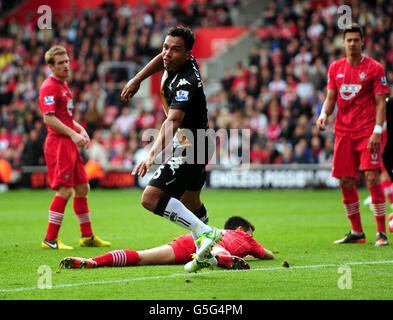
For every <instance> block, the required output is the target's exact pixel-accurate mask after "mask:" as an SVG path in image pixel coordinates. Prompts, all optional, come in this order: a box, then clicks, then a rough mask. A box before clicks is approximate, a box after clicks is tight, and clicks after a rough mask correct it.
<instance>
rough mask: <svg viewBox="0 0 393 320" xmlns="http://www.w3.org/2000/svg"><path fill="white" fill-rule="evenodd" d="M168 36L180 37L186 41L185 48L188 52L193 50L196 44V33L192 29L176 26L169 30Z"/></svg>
mask: <svg viewBox="0 0 393 320" xmlns="http://www.w3.org/2000/svg"><path fill="white" fill-rule="evenodd" d="M166 35H167V36H171V37H179V38H182V39H183V40H184V47H185V48H186V51H190V50H192V47H193V46H194V42H195V36H194V32H192V30H191V29H189V28H186V27H182V26H175V27H172V28H170V29H169V30H168V32H167V34H166Z"/></svg>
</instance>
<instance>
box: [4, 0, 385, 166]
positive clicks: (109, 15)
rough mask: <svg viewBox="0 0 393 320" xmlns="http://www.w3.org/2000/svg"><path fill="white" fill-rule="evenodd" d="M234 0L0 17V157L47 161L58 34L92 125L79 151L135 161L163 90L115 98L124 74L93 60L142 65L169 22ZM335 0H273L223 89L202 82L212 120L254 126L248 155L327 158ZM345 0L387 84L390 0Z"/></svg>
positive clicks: (112, 162) (204, 17)
mask: <svg viewBox="0 0 393 320" xmlns="http://www.w3.org/2000/svg"><path fill="white" fill-rule="evenodd" d="M3 2H4V1H3ZM239 2H241V1H240V0H221V1H219V0H211V1H208V0H206V1H202V2H200V1H199V2H192V3H191V5H190V6H189V7H187V8H183V7H180V6H179V5H177V4H176V2H174V1H173V2H170V4H169V5H168V6H167V7H161V6H159V5H158V4H157V3H156V2H153V1H152V2H151V5H143V4H142V3H141V4H140V5H138V6H137V7H134V8H131V7H130V6H128V5H127V4H126V3H123V4H121V5H120V6H115V5H113V4H110V3H105V4H103V5H102V6H101V7H100V8H98V9H94V10H93V9H89V10H82V11H81V10H73V11H71V12H69V13H68V14H67V15H66V16H65V17H64V18H63V19H56V20H54V21H53V22H52V23H53V28H52V30H39V29H38V28H37V27H36V25H35V24H33V23H27V24H23V25H22V24H18V23H17V22H16V21H13V20H11V21H9V22H6V20H5V19H3V18H0V32H1V35H2V36H3V37H8V38H13V39H15V41H13V42H11V43H10V44H9V45H3V46H1V49H0V159H5V160H7V161H8V162H9V163H10V164H11V165H12V167H13V168H16V169H17V168H21V166H26V165H29V166H30V165H44V164H45V162H44V157H43V151H42V149H43V148H42V145H43V141H44V139H45V136H46V129H45V127H44V125H43V123H42V118H41V113H40V107H39V104H38V91H39V88H40V85H41V83H42V81H43V80H44V79H45V78H46V77H47V76H48V75H49V73H50V70H49V68H48V67H47V66H46V65H45V61H44V53H45V51H46V50H47V49H49V48H50V47H51V46H52V45H54V44H61V45H63V46H65V47H66V48H67V50H68V52H69V56H70V59H71V68H72V71H73V72H72V78H71V79H70V80H69V85H70V88H71V90H72V93H73V99H74V106H75V120H76V121H78V122H80V123H81V124H82V125H83V126H84V127H85V128H86V129H87V132H88V133H89V135H90V137H91V146H90V148H89V149H87V150H85V151H84V153H83V156H84V157H85V159H86V160H87V159H94V160H97V161H98V162H99V163H100V164H101V166H102V167H103V168H104V169H126V170H127V169H130V168H131V167H133V166H134V165H135V164H136V163H138V162H139V161H140V157H141V156H142V155H143V153H144V149H143V148H144V147H145V144H144V143H143V142H142V139H141V134H142V132H143V130H144V129H146V128H159V127H160V125H161V122H162V119H163V117H164V113H163V110H162V107H161V100H160V97H159V96H158V95H157V96H152V97H151V99H150V102H149V103H146V101H145V100H133V101H131V103H124V102H122V101H121V100H120V92H121V87H122V85H124V84H125V79H122V80H123V82H122V83H121V85H120V86H116V85H115V82H116V81H118V80H119V79H116V75H114V76H113V75H112V76H107V77H106V78H105V88H103V87H102V85H101V84H100V81H99V75H98V74H97V67H98V65H99V63H100V62H102V61H132V62H135V63H136V64H140V65H142V66H143V65H144V64H145V63H146V62H147V61H149V60H150V59H151V58H152V57H153V56H155V55H156V54H157V53H158V52H159V51H160V49H161V45H162V41H163V38H164V36H165V33H166V31H167V30H168V29H169V28H170V27H171V26H173V25H176V24H184V25H187V26H189V27H191V28H199V27H202V28H208V27H214V26H230V25H232V24H233V21H232V20H231V15H230V12H231V10H232V9H233V8H235V7H236V6H238V5H239ZM316 3H317V4H318V5H315V4H316ZM340 4H342V3H341V2H340V3H339V2H337V1H334V0H326V1H312V0H308V1H307V0H306V1H300V0H275V1H270V2H269V5H268V8H267V10H263V11H262V12H261V14H260V21H258V26H257V27H254V29H253V32H254V33H255V39H256V42H255V48H254V49H253V51H252V53H251V54H250V55H249V56H245V57H244V59H243V60H242V61H239V62H238V63H237V64H236V65H234V66H233V68H231V69H228V70H226V71H225V73H224V74H222V77H221V81H220V82H221V83H220V87H219V89H217V86H215V87H214V89H213V88H211V87H210V84H209V82H208V81H207V82H206V83H205V93H206V96H207V101H208V109H209V125H210V127H211V128H214V129H216V130H217V129H221V128H224V129H228V130H229V129H231V128H245V129H250V132H251V151H250V160H251V163H252V164H290V163H320V164H327V165H330V164H331V160H332V155H333V147H334V139H333V122H334V118H333V117H331V118H330V119H329V124H328V130H327V131H326V132H323V133H320V132H318V131H316V129H315V127H314V124H315V120H316V118H317V117H318V114H319V112H320V109H321V105H322V102H323V100H324V97H325V93H326V90H325V87H326V74H327V68H328V66H329V64H330V63H331V62H332V61H333V60H335V59H339V58H341V57H343V55H344V52H343V49H342V37H341V34H340V30H339V29H338V28H337V9H338V6H339V5H340ZM351 7H352V19H353V21H356V22H358V23H359V24H360V25H361V26H362V27H363V28H364V31H365V46H364V54H365V55H367V56H370V57H372V58H374V59H376V60H378V61H379V62H380V63H381V64H382V65H383V66H384V68H385V72H386V75H387V79H388V83H389V86H390V87H391V88H392V84H393V19H392V17H393V4H392V3H391V1H389V0H379V1H375V2H374V1H372V2H371V1H369V2H368V1H354V2H353V3H352V4H351ZM2 8H3V9H1V10H6V9H7V10H9V8H8V7H6V6H4V5H3V6H2ZM4 8H6V9H4ZM196 45H198V44H197V43H196ZM222 163H225V160H223V161H222Z"/></svg>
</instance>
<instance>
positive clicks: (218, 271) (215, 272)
mask: <svg viewBox="0 0 393 320" xmlns="http://www.w3.org/2000/svg"><path fill="white" fill-rule="evenodd" d="M388 263H393V260H384V261H361V262H347V263H342V264H319V265H308V266H293V267H289V268H284V267H282V266H280V267H271V268H254V269H250V270H214V271H207V272H199V273H175V274H169V275H163V276H152V277H140V278H132V279H119V280H107V281H91V282H81V283H68V284H58V285H54V286H52V289H59V288H67V287H80V286H90V285H101V284H111V283H123V282H130V281H144V280H158V279H169V278H177V277H190V276H198V275H208V274H217V273H228V272H250V271H275V270H293V269H318V268H330V267H339V266H343V265H367V264H388ZM38 289H40V288H38V287H29V288H15V289H0V293H6V292H20V291H32V290H38ZM41 290H43V289H41Z"/></svg>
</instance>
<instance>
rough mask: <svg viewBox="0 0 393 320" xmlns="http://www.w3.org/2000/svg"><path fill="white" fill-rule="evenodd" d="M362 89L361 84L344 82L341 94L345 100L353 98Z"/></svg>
mask: <svg viewBox="0 0 393 320" xmlns="http://www.w3.org/2000/svg"><path fill="white" fill-rule="evenodd" d="M360 89H362V85H360V84H342V85H341V87H340V95H341V98H343V99H344V100H350V99H352V98H353V97H354V96H355V95H356V94H357V93H358V92H359V91H360Z"/></svg>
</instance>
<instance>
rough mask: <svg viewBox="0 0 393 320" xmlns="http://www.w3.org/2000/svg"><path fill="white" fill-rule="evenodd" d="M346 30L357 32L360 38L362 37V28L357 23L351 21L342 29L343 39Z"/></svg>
mask: <svg viewBox="0 0 393 320" xmlns="http://www.w3.org/2000/svg"><path fill="white" fill-rule="evenodd" d="M348 32H357V33H359V34H360V38H361V39H363V38H364V34H363V29H362V27H361V26H360V25H359V24H358V23H355V22H354V23H351V24H350V25H348V26H346V27H345V28H344V31H343V39H345V35H346V34H347V33H348Z"/></svg>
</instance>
